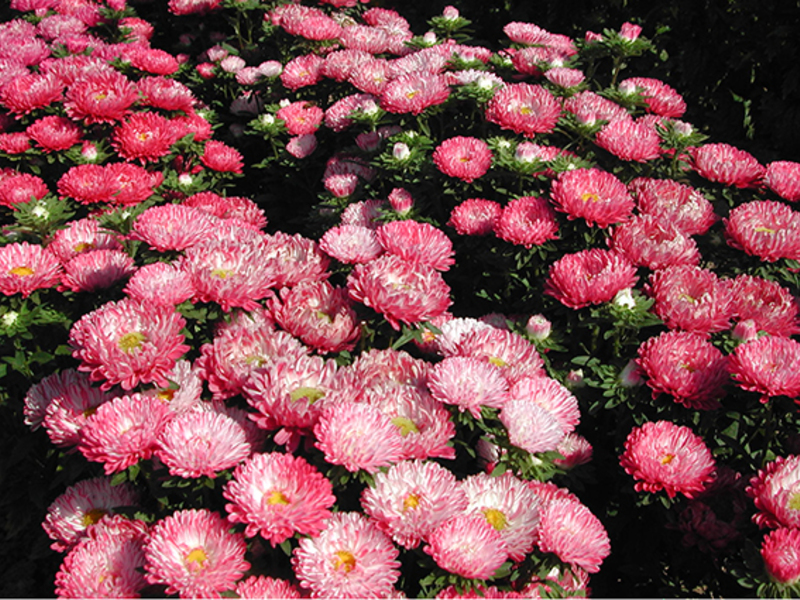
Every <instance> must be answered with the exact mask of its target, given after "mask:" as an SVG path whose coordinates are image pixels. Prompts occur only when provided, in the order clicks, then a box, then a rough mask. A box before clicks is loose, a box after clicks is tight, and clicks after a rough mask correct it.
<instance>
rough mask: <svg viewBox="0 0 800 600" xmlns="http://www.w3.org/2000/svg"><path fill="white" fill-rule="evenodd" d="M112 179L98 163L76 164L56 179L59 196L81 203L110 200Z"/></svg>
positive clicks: (111, 197)
mask: <svg viewBox="0 0 800 600" xmlns="http://www.w3.org/2000/svg"><path fill="white" fill-rule="evenodd" d="M113 183H114V182H113V181H112V180H111V178H109V177H108V173H107V171H106V169H105V167H102V166H100V165H93V164H88V165H76V166H74V167H71V168H70V169H69V170H68V171H67V172H66V173H64V174H63V175H62V176H61V178H60V179H59V180H58V184H57V186H58V193H59V195H60V196H61V198H72V199H74V200H76V201H77V202H80V203H81V204H95V203H101V202H111V201H112V199H113V197H114V192H115V191H116V190H115V189H114V185H113Z"/></svg>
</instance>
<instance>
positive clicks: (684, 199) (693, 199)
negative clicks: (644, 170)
mask: <svg viewBox="0 0 800 600" xmlns="http://www.w3.org/2000/svg"><path fill="white" fill-rule="evenodd" d="M628 190H629V191H630V192H631V194H633V196H634V198H635V199H636V206H637V208H638V209H639V213H640V214H642V215H652V216H654V217H658V218H660V220H662V221H669V222H671V223H672V224H673V225H674V226H675V227H677V228H678V229H680V230H681V231H683V233H684V234H685V235H695V234H699V235H702V234H704V233H706V232H707V231H708V229H709V228H710V227H711V226H712V225H713V224H714V223H715V222H716V221H717V220H718V219H719V217H717V215H716V214H715V213H714V207H713V206H712V205H711V203H710V202H709V201H708V200H706V198H705V197H704V196H703V195H702V194H701V193H700V192H698V191H697V190H695V189H693V188H691V187H689V186H688V185H684V184H682V183H678V182H677V181H674V180H672V179H648V178H646V177H637V178H636V179H634V180H633V181H631V182H630V183H629V184H628Z"/></svg>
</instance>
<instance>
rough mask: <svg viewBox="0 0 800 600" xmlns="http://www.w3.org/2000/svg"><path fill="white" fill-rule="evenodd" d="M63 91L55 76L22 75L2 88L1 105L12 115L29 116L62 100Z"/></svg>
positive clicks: (0, 94) (0, 89) (0, 88)
mask: <svg viewBox="0 0 800 600" xmlns="http://www.w3.org/2000/svg"><path fill="white" fill-rule="evenodd" d="M63 89H64V85H63V84H62V83H61V81H59V79H58V78H57V77H55V76H54V75H49V74H48V75H40V74H39V73H30V74H27V75H20V76H18V77H15V78H14V79H12V80H11V81H9V82H8V83H6V84H5V85H3V86H2V87H0V103H2V104H3V106H5V108H6V109H7V110H8V112H10V113H12V114H16V115H27V114H30V113H31V112H32V111H34V110H37V109H41V108H45V107H47V106H50V105H51V104H53V103H54V102H58V101H59V100H61V94H62V91H63Z"/></svg>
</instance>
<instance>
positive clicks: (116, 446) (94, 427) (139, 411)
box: [78, 394, 172, 475]
mask: <svg viewBox="0 0 800 600" xmlns="http://www.w3.org/2000/svg"><path fill="white" fill-rule="evenodd" d="M171 416H172V412H171V411H170V410H169V408H168V407H167V405H166V404H165V403H164V402H162V401H161V400H160V399H158V398H154V397H151V396H143V395H142V394H131V395H129V396H119V397H117V398H114V399H113V400H111V401H109V402H105V403H104V404H101V405H100V406H98V407H97V410H96V411H95V413H94V414H93V415H92V416H91V417H89V418H88V419H87V421H86V424H85V425H84V426H83V428H82V429H81V440H80V443H79V444H78V449H79V450H80V451H81V453H82V454H83V455H84V456H85V457H86V459H87V460H89V461H92V462H99V463H103V468H104V470H105V473H106V475H110V474H112V473H119V472H120V471H124V470H125V469H127V468H128V467H130V466H131V465H133V464H136V463H137V462H139V461H140V460H142V459H148V458H150V457H151V456H153V453H154V452H155V450H156V448H157V438H158V435H159V434H160V433H161V430H162V429H163V428H164V426H165V425H166V424H167V422H168V421H169V419H170V418H171Z"/></svg>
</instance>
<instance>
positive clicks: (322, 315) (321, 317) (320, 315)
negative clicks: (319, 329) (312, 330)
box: [315, 310, 333, 323]
mask: <svg viewBox="0 0 800 600" xmlns="http://www.w3.org/2000/svg"><path fill="white" fill-rule="evenodd" d="M315 314H316V316H317V318H318V319H319V320H320V321H325V322H326V323H333V318H332V317H331V316H330V315H329V314H328V313H326V312H324V311H321V310H318V311H317V312H316V313H315Z"/></svg>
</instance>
